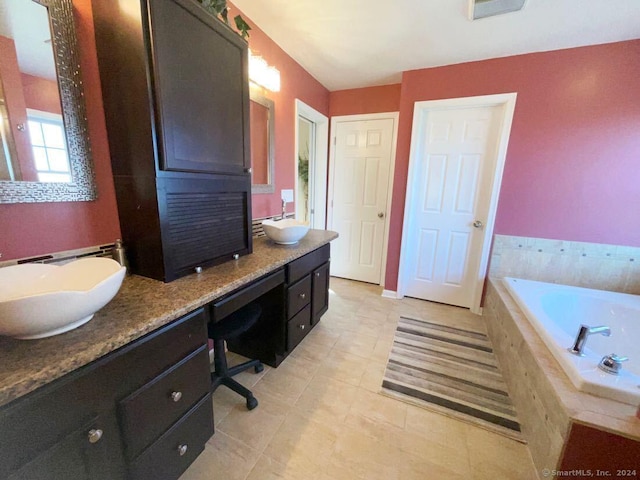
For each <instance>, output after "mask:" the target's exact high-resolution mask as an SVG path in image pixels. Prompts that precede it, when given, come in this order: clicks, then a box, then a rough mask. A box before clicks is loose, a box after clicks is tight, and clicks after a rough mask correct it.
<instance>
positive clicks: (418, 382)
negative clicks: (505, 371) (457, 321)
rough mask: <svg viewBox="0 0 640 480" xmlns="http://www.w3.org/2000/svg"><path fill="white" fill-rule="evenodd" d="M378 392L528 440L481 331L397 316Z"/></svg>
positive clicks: (521, 439) (523, 441)
mask: <svg viewBox="0 0 640 480" xmlns="http://www.w3.org/2000/svg"><path fill="white" fill-rule="evenodd" d="M381 393H383V394H385V395H388V396H391V397H394V398H397V399H400V400H403V401H406V402H409V403H411V404H413V405H417V406H419V407H423V408H426V409H429V410H434V411H436V412H438V413H441V414H444V415H447V416H450V417H453V418H457V419H460V420H463V421H465V422H468V423H472V424H474V425H477V426H479V427H482V428H485V429H487V430H491V431H493V432H497V433H500V434H502V435H505V436H507V437H510V438H512V439H514V440H518V441H519V442H522V443H526V442H525V440H524V438H523V437H522V434H521V433H520V424H519V423H518V419H517V417H516V411H515V408H514V407H513V404H512V403H511V400H510V398H509V394H508V392H507V386H506V384H505V383H504V380H503V379H502V375H501V374H500V370H499V369H498V364H497V362H496V359H495V356H494V354H493V349H492V348H491V343H490V342H489V338H488V337H487V336H486V335H485V334H484V333H480V332H476V331H470V330H464V329H462V328H456V327H452V326H449V325H443V324H439V323H435V322H434V321H425V320H418V319H415V318H408V317H400V322H399V323H398V328H397V329H396V334H395V338H394V341H393V349H392V350H391V353H390V354H389V361H388V363H387V370H386V372H385V375H384V380H383V382H382V392H381Z"/></svg>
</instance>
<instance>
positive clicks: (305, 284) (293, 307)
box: [287, 275, 311, 318]
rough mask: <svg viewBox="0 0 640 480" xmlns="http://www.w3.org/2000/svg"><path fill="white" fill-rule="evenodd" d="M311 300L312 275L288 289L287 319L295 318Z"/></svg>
mask: <svg viewBox="0 0 640 480" xmlns="http://www.w3.org/2000/svg"><path fill="white" fill-rule="evenodd" d="M310 300H311V275H307V276H306V277H304V278H303V279H302V280H300V281H299V282H298V283H296V284H294V285H291V286H290V287H289V288H288V289H287V318H291V317H293V316H294V315H295V314H296V313H298V312H299V311H300V310H301V309H302V308H303V307H304V306H306V305H308V304H309V301H310Z"/></svg>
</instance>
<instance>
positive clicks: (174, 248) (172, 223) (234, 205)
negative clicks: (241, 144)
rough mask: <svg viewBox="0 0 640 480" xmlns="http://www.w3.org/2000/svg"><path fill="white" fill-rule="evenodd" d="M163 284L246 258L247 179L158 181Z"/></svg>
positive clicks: (248, 226)
mask: <svg viewBox="0 0 640 480" xmlns="http://www.w3.org/2000/svg"><path fill="white" fill-rule="evenodd" d="M158 196H159V199H160V216H161V223H162V235H163V244H164V249H165V251H164V253H165V264H166V271H165V281H171V280H173V279H175V278H177V277H178V276H181V275H185V274H187V273H192V272H193V268H194V267H196V266H201V267H205V266H208V265H214V264H216V263H222V262H225V261H229V260H231V259H232V258H233V255H234V254H236V253H237V254H238V255H245V254H247V253H251V248H252V245H253V244H252V238H251V218H250V214H249V212H250V211H251V209H250V207H249V205H250V201H251V198H250V197H251V184H250V179H249V177H248V176H247V175H242V176H234V177H223V176H218V177H216V178H213V179H207V180H202V179H192V178H190V179H177V178H162V179H158Z"/></svg>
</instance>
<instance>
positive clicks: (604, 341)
mask: <svg viewBox="0 0 640 480" xmlns="http://www.w3.org/2000/svg"><path fill="white" fill-rule="evenodd" d="M504 283H505V285H506V287H507V289H508V291H509V293H510V294H511V296H512V297H513V298H514V300H515V301H516V303H517V304H518V306H519V307H520V308H521V309H522V311H523V312H524V313H525V315H526V316H527V318H528V320H529V322H531V324H532V325H533V327H534V328H535V330H536V331H537V332H538V334H539V335H540V337H541V338H542V339H543V341H544V342H545V344H546V345H547V347H548V348H549V350H550V351H551V353H552V354H553V356H554V357H555V358H556V360H557V361H558V362H559V363H560V366H561V367H562V369H563V370H564V371H565V373H566V374H567V376H568V377H569V379H570V380H571V382H572V383H573V384H574V385H575V387H576V388H577V389H578V390H580V391H583V392H587V393H591V394H594V395H598V396H600V397H604V398H610V399H613V400H617V401H619V402H624V403H630V404H632V405H638V404H640V296H638V295H628V294H624V293H615V292H605V291H602V290H591V289H587V288H579V287H569V286H566V285H557V284H553V283H543V282H535V281H532V280H522V279H517V278H505V279H504ZM582 324H584V325H588V326H590V327H595V326H599V325H606V326H608V327H610V328H611V336H610V337H605V336H602V335H598V334H594V335H591V336H589V338H588V339H587V343H586V348H585V349H584V354H585V355H584V356H583V357H578V356H576V355H573V354H571V353H569V352H568V351H567V348H568V347H571V346H572V345H573V342H574V341H575V337H576V334H577V333H578V330H579V329H580V325H582ZM611 353H615V354H617V355H618V356H621V357H622V356H624V357H628V358H629V360H628V361H626V362H624V363H623V364H622V371H621V372H620V374H619V375H611V374H609V373H606V372H604V371H602V370H600V369H599V368H598V363H599V362H600V359H601V358H602V357H603V356H605V355H608V354H611Z"/></svg>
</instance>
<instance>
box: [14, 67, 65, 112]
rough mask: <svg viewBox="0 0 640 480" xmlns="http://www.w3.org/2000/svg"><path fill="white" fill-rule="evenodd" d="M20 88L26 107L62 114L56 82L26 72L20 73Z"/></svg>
mask: <svg viewBox="0 0 640 480" xmlns="http://www.w3.org/2000/svg"><path fill="white" fill-rule="evenodd" d="M21 77H22V89H23V90H24V100H25V103H26V104H27V108H33V109H35V110H41V111H43V112H50V113H57V114H58V115H61V114H62V107H61V105H60V92H59V91H58V83H57V82H54V81H53V80H47V79H46V78H41V77H34V76H33V75H28V74H26V73H23V74H21Z"/></svg>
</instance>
